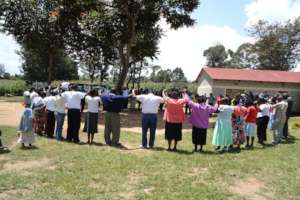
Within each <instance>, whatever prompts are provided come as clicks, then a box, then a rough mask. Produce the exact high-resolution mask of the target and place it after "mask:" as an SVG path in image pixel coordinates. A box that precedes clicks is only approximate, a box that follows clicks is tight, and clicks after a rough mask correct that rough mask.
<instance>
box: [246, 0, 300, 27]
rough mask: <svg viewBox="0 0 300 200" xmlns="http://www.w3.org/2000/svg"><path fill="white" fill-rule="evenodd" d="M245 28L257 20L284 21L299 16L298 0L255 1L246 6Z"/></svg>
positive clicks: (299, 4) (299, 1)
mask: <svg viewBox="0 0 300 200" xmlns="http://www.w3.org/2000/svg"><path fill="white" fill-rule="evenodd" d="M245 12H246V15H247V18H248V20H247V22H246V26H249V25H251V24H254V23H256V22H257V21H258V20H267V21H271V22H274V21H286V20H289V19H294V18H296V17H298V16H300V0H255V1H253V2H252V3H250V4H248V5H246V7H245Z"/></svg>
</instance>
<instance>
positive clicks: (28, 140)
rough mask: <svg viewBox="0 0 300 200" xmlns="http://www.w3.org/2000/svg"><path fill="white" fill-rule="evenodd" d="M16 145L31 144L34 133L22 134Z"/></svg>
mask: <svg viewBox="0 0 300 200" xmlns="http://www.w3.org/2000/svg"><path fill="white" fill-rule="evenodd" d="M18 143H23V144H33V143H34V133H33V132H22V133H21V135H20V137H19V139H18Z"/></svg>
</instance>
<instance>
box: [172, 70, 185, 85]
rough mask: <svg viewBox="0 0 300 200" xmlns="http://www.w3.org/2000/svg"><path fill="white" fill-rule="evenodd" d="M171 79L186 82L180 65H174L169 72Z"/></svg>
mask: <svg viewBox="0 0 300 200" xmlns="http://www.w3.org/2000/svg"><path fill="white" fill-rule="evenodd" d="M171 81H173V82H187V79H186V77H185V75H184V72H183V70H182V69H181V68H180V67H176V68H175V69H174V70H173V71H172V73H171Z"/></svg>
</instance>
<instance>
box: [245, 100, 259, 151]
mask: <svg viewBox="0 0 300 200" xmlns="http://www.w3.org/2000/svg"><path fill="white" fill-rule="evenodd" d="M246 106H247V114H246V126H245V134H246V140H247V144H246V147H247V148H249V147H250V148H253V143H254V137H255V135H256V130H257V125H256V116H257V113H258V109H257V103H256V102H254V103H253V102H252V101H249V102H247V105H246ZM250 138H251V144H250V145H249V141H250Z"/></svg>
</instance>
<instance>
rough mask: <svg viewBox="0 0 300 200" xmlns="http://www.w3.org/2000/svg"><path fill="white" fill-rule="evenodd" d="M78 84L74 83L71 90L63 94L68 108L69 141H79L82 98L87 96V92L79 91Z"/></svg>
mask: <svg viewBox="0 0 300 200" xmlns="http://www.w3.org/2000/svg"><path fill="white" fill-rule="evenodd" d="M76 90H77V86H76V85H72V86H71V91H66V92H64V93H62V94H61V96H62V97H63V98H64V99H65V101H66V103H67V108H68V129H67V141H69V142H72V141H73V142H75V143H79V142H80V140H79V129H80V123H81V111H80V110H81V100H82V99H83V98H84V97H85V93H83V92H78V91H76Z"/></svg>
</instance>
